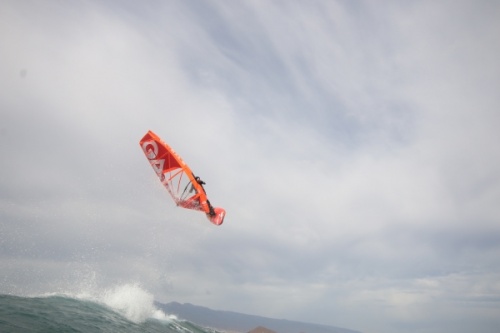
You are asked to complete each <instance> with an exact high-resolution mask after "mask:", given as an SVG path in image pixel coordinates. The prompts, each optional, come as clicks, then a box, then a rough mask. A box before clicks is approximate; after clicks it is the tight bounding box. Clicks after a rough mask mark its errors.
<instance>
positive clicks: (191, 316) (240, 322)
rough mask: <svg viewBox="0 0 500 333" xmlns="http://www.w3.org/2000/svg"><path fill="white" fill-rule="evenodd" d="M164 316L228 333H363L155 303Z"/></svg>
mask: <svg viewBox="0 0 500 333" xmlns="http://www.w3.org/2000/svg"><path fill="white" fill-rule="evenodd" d="M156 305H157V306H158V307H159V308H160V309H161V310H163V311H164V312H165V313H168V314H173V315H176V316H177V317H178V318H179V319H184V320H188V321H191V322H193V323H195V324H198V325H200V326H205V327H211V328H215V329H218V330H222V331H226V332H241V333H246V332H250V331H251V330H252V329H254V328H256V327H258V326H263V327H266V328H268V329H270V330H273V331H275V332H276V333H360V332H358V331H353V330H350V329H346V328H340V327H334V326H327V325H319V324H311V323H302V322H298V321H291V320H285V319H272V318H266V317H259V316H253V315H247V314H242V313H237V312H231V311H217V310H212V309H209V308H205V307H202V306H197V305H193V304H189V303H185V304H180V303H177V302H171V303H168V304H162V303H156Z"/></svg>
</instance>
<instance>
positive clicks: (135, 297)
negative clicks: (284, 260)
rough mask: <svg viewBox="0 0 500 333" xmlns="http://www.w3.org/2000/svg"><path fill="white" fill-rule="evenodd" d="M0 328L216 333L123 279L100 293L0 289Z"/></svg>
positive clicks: (52, 332)
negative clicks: (14, 292)
mask: <svg viewBox="0 0 500 333" xmlns="http://www.w3.org/2000/svg"><path fill="white" fill-rule="evenodd" d="M0 332H1V333H32V332H37V333H66V332H74V333H77V332H86V333H87V332H100V333H108V332H109V333H117V332H119V333H138V332H141V333H159V332H164V333H165V332H166V333H177V332H182V333H189V332H192V333H217V332H218V331H216V330H213V329H210V328H204V327H201V326H199V325H196V324H195V323H191V322H189V321H185V320H182V319H179V318H177V317H175V316H173V315H169V314H166V313H164V312H162V311H161V310H159V309H158V308H156V307H155V305H154V300H153V297H152V295H150V294H149V293H147V292H145V291H144V290H142V289H141V288H140V287H138V286H136V285H124V286H120V287H117V288H114V289H112V290H109V291H104V292H102V293H101V294H99V295H89V294H79V295H72V294H65V293H60V294H44V295H37V296H29V297H27V296H15V295H0Z"/></svg>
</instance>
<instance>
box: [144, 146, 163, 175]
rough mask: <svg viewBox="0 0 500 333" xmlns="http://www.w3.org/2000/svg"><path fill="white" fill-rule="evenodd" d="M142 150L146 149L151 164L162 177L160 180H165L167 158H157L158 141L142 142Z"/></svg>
mask: <svg viewBox="0 0 500 333" xmlns="http://www.w3.org/2000/svg"><path fill="white" fill-rule="evenodd" d="M142 150H143V151H144V154H145V155H146V157H147V158H148V160H149V163H151V166H152V167H153V170H154V171H155V172H156V174H157V175H158V177H160V180H161V181H163V180H164V179H165V175H164V174H163V166H164V165H165V159H163V158H162V159H159V160H157V159H156V157H157V156H158V151H159V149H158V144H157V143H156V141H153V140H151V141H145V142H144V143H143V144H142Z"/></svg>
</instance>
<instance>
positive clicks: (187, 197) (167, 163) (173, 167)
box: [139, 131, 226, 225]
mask: <svg viewBox="0 0 500 333" xmlns="http://www.w3.org/2000/svg"><path fill="white" fill-rule="evenodd" d="M139 144H140V145H141V148H142V150H143V152H144V154H145V155H146V158H147V159H148V161H149V163H150V164H151V166H152V167H153V170H154V171H155V172H156V174H157V175H158V178H159V179H160V182H161V183H162V184H163V186H165V188H166V189H167V191H168V193H170V195H171V196H172V199H174V201H175V204H176V205H177V206H180V207H183V208H187V209H194V210H198V211H202V212H204V213H205V214H206V216H207V218H208V219H209V221H210V222H212V223H213V224H215V225H221V224H222V222H224V217H225V216H226V211H225V210H224V209H223V208H220V207H213V206H212V205H211V204H210V201H209V200H208V198H207V194H206V192H205V189H204V188H203V184H204V182H203V181H201V179H200V178H199V177H196V176H195V175H194V173H193V171H191V169H190V168H189V166H188V165H187V164H186V163H185V162H184V161H183V160H182V158H181V157H180V156H179V155H178V154H177V153H176V152H175V151H174V150H173V149H172V148H171V147H170V146H169V145H168V144H166V143H165V142H163V141H162V140H161V139H160V137H158V136H157V135H156V134H155V133H153V132H152V131H148V133H146V135H145V136H144V137H143V138H142V139H141V141H140V143H139Z"/></svg>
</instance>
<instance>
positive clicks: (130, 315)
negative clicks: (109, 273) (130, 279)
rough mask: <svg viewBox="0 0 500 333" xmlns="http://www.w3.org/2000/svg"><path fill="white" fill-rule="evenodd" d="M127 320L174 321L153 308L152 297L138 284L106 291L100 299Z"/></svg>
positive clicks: (137, 321) (136, 321)
mask: <svg viewBox="0 0 500 333" xmlns="http://www.w3.org/2000/svg"><path fill="white" fill-rule="evenodd" d="M101 301H102V303H104V304H106V305H107V306H109V307H110V308H112V309H114V310H115V311H117V312H119V313H121V314H122V315H123V316H125V317H126V318H127V319H128V320H130V321H133V322H135V323H141V322H144V321H146V319H148V318H154V319H157V320H165V321H169V320H172V319H175V318H174V317H172V316H167V315H165V313H164V312H163V311H161V310H159V309H157V308H156V307H155V306H154V297H153V295H152V294H151V293H149V292H147V291H146V290H144V289H142V288H141V287H140V286H139V285H138V284H124V285H120V286H116V287H114V288H111V289H109V290H106V292H105V293H104V295H103V296H102V299H101Z"/></svg>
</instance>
